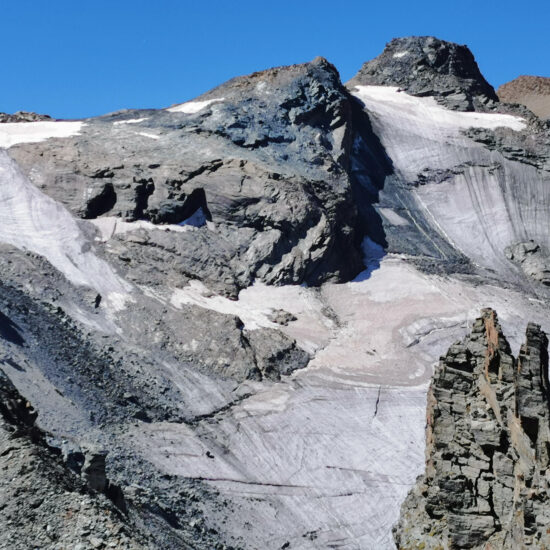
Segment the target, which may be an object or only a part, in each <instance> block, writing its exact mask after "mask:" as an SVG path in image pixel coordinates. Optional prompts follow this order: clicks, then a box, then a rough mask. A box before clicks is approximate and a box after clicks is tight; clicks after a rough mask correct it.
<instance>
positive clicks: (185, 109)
mask: <svg viewBox="0 0 550 550" xmlns="http://www.w3.org/2000/svg"><path fill="white" fill-rule="evenodd" d="M224 99H225V98H224V97H219V98H216V99H207V100H205V101H188V102H187V103H181V104H180V105H176V106H174V107H170V108H168V109H166V110H167V111H169V112H170V113H186V114H188V115H190V114H193V113H198V112H199V111H201V110H202V109H204V108H205V107H208V105H210V104H212V103H215V102H217V101H223V100H224Z"/></svg>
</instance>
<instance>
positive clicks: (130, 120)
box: [113, 117, 147, 126]
mask: <svg viewBox="0 0 550 550" xmlns="http://www.w3.org/2000/svg"><path fill="white" fill-rule="evenodd" d="M144 120H147V117H145V118H129V119H128V120H117V121H116V122H113V126H118V125H119V124H137V123H138V122H143V121H144Z"/></svg>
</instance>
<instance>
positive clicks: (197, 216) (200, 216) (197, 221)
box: [179, 207, 208, 227]
mask: <svg viewBox="0 0 550 550" xmlns="http://www.w3.org/2000/svg"><path fill="white" fill-rule="evenodd" d="M207 221H208V220H207V219H206V215H205V214H204V211H203V209H202V207H201V208H199V209H198V210H196V211H195V212H194V213H193V214H192V215H191V216H189V217H188V218H187V219H186V220H183V221H182V222H180V223H179V225H180V226H191V227H203V226H204V225H206V222H207Z"/></svg>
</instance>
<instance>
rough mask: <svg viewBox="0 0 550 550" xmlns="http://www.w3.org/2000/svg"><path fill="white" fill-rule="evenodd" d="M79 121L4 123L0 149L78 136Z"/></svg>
mask: <svg viewBox="0 0 550 550" xmlns="http://www.w3.org/2000/svg"><path fill="white" fill-rule="evenodd" d="M83 124H84V123H83V122H81V121H75V122H65V121H61V122H55V121H51V120H40V121H37V122H6V123H3V124H0V147H6V148H8V147H11V146H12V145H16V144H17V143H37V142H39V141H44V140H45V139H48V138H64V137H69V136H75V135H78V133H79V131H80V129H81V128H82V125H83Z"/></svg>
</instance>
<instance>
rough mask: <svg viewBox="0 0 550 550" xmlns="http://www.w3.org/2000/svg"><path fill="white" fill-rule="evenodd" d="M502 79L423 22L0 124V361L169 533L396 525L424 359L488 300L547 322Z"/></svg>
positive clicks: (365, 534) (538, 210)
mask: <svg viewBox="0 0 550 550" xmlns="http://www.w3.org/2000/svg"><path fill="white" fill-rule="evenodd" d="M405 46H406V47H407V48H409V50H407V51H408V52H411V53H410V56H411V57H413V58H414V63H406V62H405V61H403V60H404V59H405V58H406V57H407V56H406V55H403V56H398V57H395V55H396V54H399V53H403V51H404V50H402V47H405ZM407 55H409V54H407ZM419 67H424V68H423V69H422V71H423V74H424V75H425V78H424V80H422V82H423V85H422V89H420V88H418V89H417V87H415V86H416V84H415V83H417V82H419V80H418V79H417V77H416V76H415V75H416V74H417V73H418V70H419ZM415 71H416V73H415ZM422 71H421V72H422ZM398 87H399V88H398ZM404 90H406V91H404ZM497 99H498V98H496V96H494V91H492V88H491V87H490V86H489V85H488V84H487V82H486V81H485V79H484V78H483V76H482V75H481V74H480V73H479V69H478V68H477V65H476V64H475V60H474V58H473V56H472V55H471V53H470V52H469V51H468V50H467V49H466V48H465V47H459V46H457V45H453V44H449V43H444V42H441V41H438V40H436V39H433V38H430V37H413V38H409V39H400V40H398V41H394V42H392V43H390V45H388V47H387V49H386V51H385V52H384V53H383V54H382V55H381V56H380V57H379V58H377V60H375V61H371V62H369V63H367V64H366V65H365V67H364V68H363V69H362V70H361V71H360V72H359V73H358V75H357V76H356V77H355V78H354V79H352V81H350V82H349V83H348V84H347V85H346V86H344V85H343V84H342V83H341V82H340V78H339V75H338V73H337V71H336V69H335V68H334V67H333V66H332V65H330V63H328V62H327V61H326V60H324V59H322V58H317V59H315V60H313V61H312V62H311V63H306V64H303V65H295V66H291V67H280V68H276V69H270V70H268V71H265V72H261V73H255V74H253V75H250V76H247V77H239V78H236V79H233V80H231V81H229V82H228V83H226V84H223V85H222V86H220V87H218V88H216V89H214V90H212V91H210V92H207V93H206V94H204V95H203V96H201V97H199V98H197V99H196V100H195V101H192V102H188V103H184V104H181V105H175V106H172V107H170V108H168V109H163V110H146V111H144V110H137V111H123V112H118V113H113V114H110V115H105V116H103V117H98V118H94V119H87V120H84V121H79V122H76V123H68V122H62V121H59V122H58V121H48V120H41V121H38V122H19V123H16V122H9V123H4V124H0V143H2V144H4V145H5V150H2V151H0V196H1V197H2V198H3V200H2V201H1V203H0V211H1V212H2V216H3V219H5V220H7V221H8V223H5V224H4V225H3V226H2V227H1V228H0V241H1V244H0V246H1V250H2V257H3V259H4V261H3V262H2V263H0V281H2V283H1V285H0V312H1V316H0V321H1V325H0V327H1V331H0V336H1V338H0V349H1V350H2V354H1V355H0V360H1V363H0V365H1V369H2V370H3V371H4V372H5V373H6V375H7V376H8V377H9V378H10V380H11V381H12V382H13V384H14V385H15V386H16V387H17V390H18V391H19V392H20V393H21V395H23V396H24V397H25V399H27V400H28V401H30V402H31V403H32V404H33V406H34V407H35V408H36V410H37V411H38V418H37V425H38V426H39V427H40V429H41V430H44V431H46V432H48V433H50V434H51V436H50V439H51V441H49V444H50V445H52V446H53V447H57V448H59V449H60V452H61V453H62V455H64V456H66V457H68V456H73V455H74V454H78V453H82V452H83V450H84V449H86V448H89V447H93V448H95V449H98V450H99V451H100V452H101V453H102V456H104V459H105V467H106V476H107V478H108V479H109V481H110V483H112V484H113V485H114V486H117V487H120V490H121V493H122V495H123V497H124V500H125V502H126V506H127V513H128V515H129V517H130V519H131V520H132V521H134V522H135V524H136V525H139V526H141V527H143V529H145V531H146V535H148V536H152V537H154V540H155V544H156V546H157V547H158V548H188V547H189V548H196V549H211V548H216V547H219V548H223V547H226V548H243V549H248V548H250V549H253V548H266V549H279V548H293V549H302V550H306V549H319V548H335V547H341V548H346V547H347V548H367V549H369V548H393V547H394V542H393V538H392V533H391V528H392V525H393V524H394V523H395V522H396V521H398V518H399V508H400V505H401V503H402V502H403V500H404V499H405V497H406V495H407V492H408V490H409V489H410V488H411V487H412V486H413V485H414V482H415V479H416V477H417V476H418V475H420V474H421V473H422V471H423V468H424V435H423V434H424V422H425V421H424V419H425V408H426V395H427V387H428V382H429V380H430V378H431V374H432V367H433V365H434V363H435V362H436V361H437V358H438V357H439V356H441V355H442V354H443V353H445V351H446V349H447V348H448V346H449V345H451V344H452V343H453V342H454V341H456V340H458V339H460V338H461V337H463V335H464V334H465V333H466V332H467V330H468V327H469V325H470V324H471V322H472V320H473V319H474V318H475V316H476V315H477V312H478V311H479V309H480V308H482V307H486V306H491V307H493V308H495V309H496V310H497V311H498V312H499V318H500V321H501V324H502V326H503V329H504V331H505V332H506V334H507V335H509V338H510V344H511V346H512V348H513V350H514V353H515V352H516V350H517V349H518V348H519V346H520V344H521V342H520V338H521V333H522V331H523V330H524V327H525V325H526V324H527V322H528V321H533V322H536V323H538V324H540V325H541V326H542V329H544V330H548V329H549V328H550V326H549V325H548V318H547V304H548V298H549V294H548V293H549V289H548V288H547V286H546V284H545V283H547V282H548V281H549V280H550V277H548V276H547V275H548V272H549V270H548V261H549V259H548V254H549V251H550V242H549V239H550V237H549V231H548V229H549V228H548V219H549V216H548V215H547V213H548V209H549V207H550V197H549V194H548V191H547V189H548V181H549V178H550V176H549V174H550V133H549V129H548V126H547V125H545V123H543V122H542V121H540V120H539V119H537V118H536V117H534V116H533V115H532V114H531V113H530V112H528V111H527V110H525V109H522V108H520V107H513V106H506V105H503V104H500V103H499V102H498V101H497ZM68 125H69V126H68ZM99 451H98V452H99Z"/></svg>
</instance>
